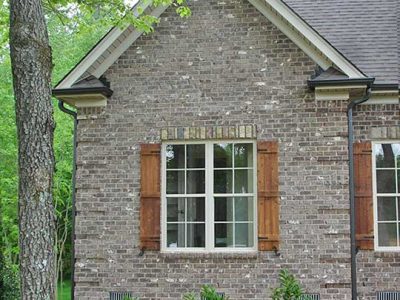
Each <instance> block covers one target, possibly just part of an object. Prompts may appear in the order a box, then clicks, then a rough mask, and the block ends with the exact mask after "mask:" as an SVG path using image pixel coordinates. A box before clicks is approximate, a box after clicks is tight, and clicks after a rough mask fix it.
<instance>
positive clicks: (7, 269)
mask: <svg viewBox="0 0 400 300" xmlns="http://www.w3.org/2000/svg"><path fill="white" fill-rule="evenodd" d="M0 265H1V266H0V270H1V272H0V277H1V278H0V300H18V299H20V291H19V275H18V267H17V266H15V265H9V264H7V263H5V262H4V260H3V261H0Z"/></svg>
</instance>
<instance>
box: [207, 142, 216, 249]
mask: <svg viewBox="0 0 400 300" xmlns="http://www.w3.org/2000/svg"><path fill="white" fill-rule="evenodd" d="M205 146H206V161H205V164H206V199H205V201H206V212H207V213H206V216H205V218H206V220H205V221H206V224H205V226H206V250H209V251H211V250H213V249H214V244H213V241H214V200H213V192H214V170H213V167H214V166H213V161H214V155H213V154H214V153H213V143H210V142H208V143H206V145H205Z"/></svg>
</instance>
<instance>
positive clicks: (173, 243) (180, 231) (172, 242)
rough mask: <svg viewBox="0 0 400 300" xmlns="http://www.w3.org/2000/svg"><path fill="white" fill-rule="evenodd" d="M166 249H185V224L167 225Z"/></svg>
mask: <svg viewBox="0 0 400 300" xmlns="http://www.w3.org/2000/svg"><path fill="white" fill-rule="evenodd" d="M167 247H168V248H177V247H185V224H167Z"/></svg>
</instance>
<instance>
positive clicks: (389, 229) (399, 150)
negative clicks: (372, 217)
mask: <svg viewBox="0 0 400 300" xmlns="http://www.w3.org/2000/svg"><path fill="white" fill-rule="evenodd" d="M373 149H374V158H375V179H376V180H375V185H376V195H375V199H376V211H377V216H376V222H377V223H378V224H377V228H378V232H377V235H378V239H377V240H378V246H379V247H399V246H400V238H399V234H400V232H399V229H400V203H399V197H398V196H400V169H399V168H400V144H375V145H374V148H373Z"/></svg>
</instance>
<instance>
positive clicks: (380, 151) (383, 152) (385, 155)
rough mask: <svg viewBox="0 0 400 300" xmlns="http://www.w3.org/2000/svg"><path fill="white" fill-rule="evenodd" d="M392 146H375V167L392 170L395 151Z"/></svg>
mask: <svg viewBox="0 0 400 300" xmlns="http://www.w3.org/2000/svg"><path fill="white" fill-rule="evenodd" d="M394 146H395V145H392V144H376V145H375V147H374V153H375V160H376V167H377V168H394V166H395V165H394V157H395V152H396V149H395V147H394Z"/></svg>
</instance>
